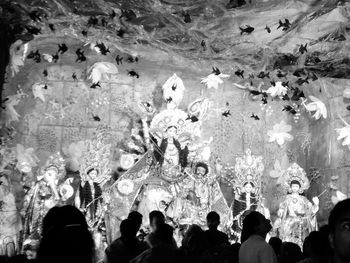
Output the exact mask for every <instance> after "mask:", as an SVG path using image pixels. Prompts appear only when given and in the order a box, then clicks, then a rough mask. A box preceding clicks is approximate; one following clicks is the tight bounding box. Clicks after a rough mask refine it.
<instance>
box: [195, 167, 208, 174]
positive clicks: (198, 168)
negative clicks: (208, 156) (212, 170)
mask: <svg viewBox="0 0 350 263" xmlns="http://www.w3.org/2000/svg"><path fill="white" fill-rule="evenodd" d="M205 172H206V170H205V168H204V167H201V166H198V167H197V169H196V173H197V174H198V175H201V176H204V175H205Z"/></svg>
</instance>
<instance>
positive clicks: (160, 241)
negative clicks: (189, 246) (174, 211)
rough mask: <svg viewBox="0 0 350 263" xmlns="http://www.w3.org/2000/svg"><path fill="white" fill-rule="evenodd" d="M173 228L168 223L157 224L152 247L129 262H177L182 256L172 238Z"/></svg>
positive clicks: (182, 259)
mask: <svg viewBox="0 0 350 263" xmlns="http://www.w3.org/2000/svg"><path fill="white" fill-rule="evenodd" d="M173 233H174V229H173V228H172V227H171V226H170V225H168V224H160V225H158V226H157V228H156V230H155V232H154V233H153V234H154V240H155V242H154V243H153V246H152V248H150V249H148V250H146V251H145V252H143V253H142V254H141V255H139V256H138V257H136V258H135V259H133V260H132V261H130V262H131V263H164V262H167V263H178V262H183V261H184V258H183V256H182V254H181V252H180V250H179V249H177V246H176V243H175V242H174V238H173Z"/></svg>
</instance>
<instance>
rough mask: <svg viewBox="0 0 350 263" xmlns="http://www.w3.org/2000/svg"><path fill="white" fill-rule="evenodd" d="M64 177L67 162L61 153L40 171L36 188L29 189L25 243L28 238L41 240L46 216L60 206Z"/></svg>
mask: <svg viewBox="0 0 350 263" xmlns="http://www.w3.org/2000/svg"><path fill="white" fill-rule="evenodd" d="M64 175H65V161H64V159H63V158H62V156H61V154H60V153H57V154H55V155H52V156H50V157H49V158H48V160H47V162H46V164H45V165H44V166H43V167H42V168H41V169H40V170H39V175H38V176H37V181H36V183H35V185H34V187H32V188H30V189H29V191H28V192H27V193H26V195H25V199H24V213H25V216H24V231H23V240H24V241H25V240H26V239H28V238H29V239H33V240H38V239H39V236H40V234H41V224H42V220H43V218H44V216H45V214H46V213H47V212H48V211H49V210H50V209H51V208H52V207H54V206H56V205H58V204H60V201H61V196H60V194H59V190H58V183H59V180H60V179H62V178H63V177H64Z"/></svg>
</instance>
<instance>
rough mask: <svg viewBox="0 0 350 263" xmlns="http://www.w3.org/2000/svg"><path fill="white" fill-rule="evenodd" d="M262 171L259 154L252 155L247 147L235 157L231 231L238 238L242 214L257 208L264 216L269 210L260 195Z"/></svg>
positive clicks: (262, 166)
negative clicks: (241, 153)
mask: <svg viewBox="0 0 350 263" xmlns="http://www.w3.org/2000/svg"><path fill="white" fill-rule="evenodd" d="M263 171H264V165H263V163H262V157H261V156H258V157H256V156H253V155H252V154H251V150H250V149H247V150H246V153H245V155H244V156H243V157H238V158H236V164H235V177H234V178H233V180H232V184H233V186H234V193H235V200H234V202H233V204H232V216H233V225H232V229H233V233H234V236H235V238H236V239H237V240H238V239H239V237H240V233H241V230H242V223H243V219H244V216H245V215H246V214H247V213H248V212H249V211H252V210H253V211H255V210H258V211H259V212H261V213H263V214H264V215H265V217H266V216H267V217H269V212H267V211H268V209H267V208H266V207H264V205H263V202H262V200H261V197H260V188H261V176H262V173H263Z"/></svg>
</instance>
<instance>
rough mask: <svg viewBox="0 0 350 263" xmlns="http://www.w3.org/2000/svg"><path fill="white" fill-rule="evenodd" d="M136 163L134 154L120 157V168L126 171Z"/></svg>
mask: <svg viewBox="0 0 350 263" xmlns="http://www.w3.org/2000/svg"><path fill="white" fill-rule="evenodd" d="M134 163H135V159H134V156H133V155H132V154H123V155H122V156H121V157H120V166H121V168H123V169H124V170H128V169H130V168H131V167H132V166H133V165H134Z"/></svg>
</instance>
